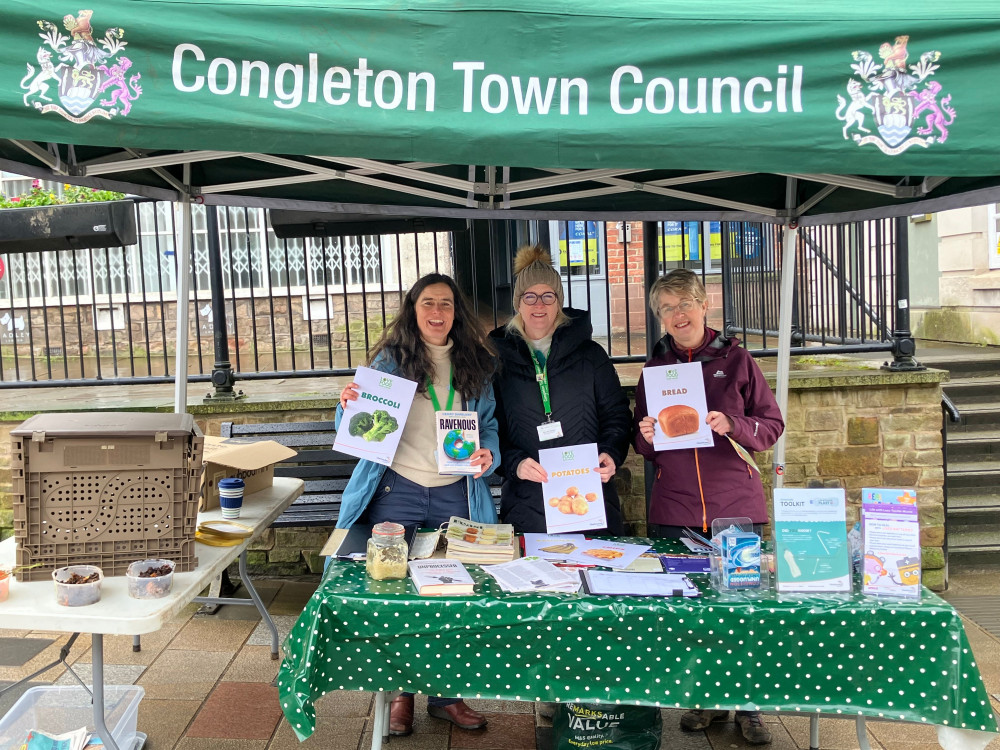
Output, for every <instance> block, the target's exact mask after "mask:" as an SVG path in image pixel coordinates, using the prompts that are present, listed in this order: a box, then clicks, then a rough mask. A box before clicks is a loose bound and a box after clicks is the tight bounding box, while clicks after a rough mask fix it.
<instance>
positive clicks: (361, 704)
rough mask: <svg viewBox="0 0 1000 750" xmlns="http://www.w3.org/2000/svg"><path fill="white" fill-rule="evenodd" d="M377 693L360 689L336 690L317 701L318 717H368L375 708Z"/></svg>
mask: <svg viewBox="0 0 1000 750" xmlns="http://www.w3.org/2000/svg"><path fill="white" fill-rule="evenodd" d="M374 700H375V694H374V693H364V692H361V691H360V690H334V691H333V692H331V693H327V694H326V695H324V696H323V697H322V698H320V699H319V700H317V701H316V703H315V707H316V716H317V717H327V716H332V717H337V716H342V717H344V718H347V717H366V716H370V715H371V714H372V712H373V711H374V710H375V704H374Z"/></svg>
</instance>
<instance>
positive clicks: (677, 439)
mask: <svg viewBox="0 0 1000 750" xmlns="http://www.w3.org/2000/svg"><path fill="white" fill-rule="evenodd" d="M642 383H643V387H644V388H645V391H646V413H647V414H649V416H651V417H654V418H655V419H656V428H655V432H654V434H653V448H655V449H656V450H658V451H672V450H679V449H681V448H710V447H711V446H712V445H713V443H714V438H713V437H712V428H711V427H709V426H708V424H707V423H706V422H705V418H706V417H707V416H708V405H707V403H706V401H705V381H704V376H703V375H702V365H701V362H684V363H681V364H677V365H660V366H659V367H645V368H643V370H642Z"/></svg>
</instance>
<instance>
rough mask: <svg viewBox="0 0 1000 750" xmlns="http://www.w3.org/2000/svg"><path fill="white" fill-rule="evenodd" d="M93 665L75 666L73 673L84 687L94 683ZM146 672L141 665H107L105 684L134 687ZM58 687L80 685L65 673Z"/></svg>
mask: <svg viewBox="0 0 1000 750" xmlns="http://www.w3.org/2000/svg"><path fill="white" fill-rule="evenodd" d="M92 666H93V665H91V664H74V665H73V671H74V672H76V674H77V675H78V676H79V678H80V679H81V680H83V684H84V685H90V684H92V683H93V669H92ZM145 670H146V668H145V667H144V666H142V665H141V664H105V665H104V684H105V685H134V684H135V683H136V681H137V680H138V679H139V677H141V676H142V673H143V672H144V671H145ZM55 684H56V685H79V684H80V683H79V682H77V681H76V680H74V679H73V675H71V674H70V673H69V672H63V673H62V675H61V676H60V677H59V679H58V680H56V681H55Z"/></svg>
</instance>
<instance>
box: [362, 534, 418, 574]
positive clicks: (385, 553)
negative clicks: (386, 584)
mask: <svg viewBox="0 0 1000 750" xmlns="http://www.w3.org/2000/svg"><path fill="white" fill-rule="evenodd" d="M403 532H404V529H403V527H402V526H401V525H400V524H398V523H389V522H384V523H377V524H375V526H373V527H372V536H371V539H369V540H368V550H367V554H366V556H365V570H366V571H367V572H368V575H369V576H371V577H372V578H373V579H375V580H376V581H385V580H390V579H401V578H406V558H407V555H408V554H409V548H408V547H407V546H406V540H405V539H404V538H403Z"/></svg>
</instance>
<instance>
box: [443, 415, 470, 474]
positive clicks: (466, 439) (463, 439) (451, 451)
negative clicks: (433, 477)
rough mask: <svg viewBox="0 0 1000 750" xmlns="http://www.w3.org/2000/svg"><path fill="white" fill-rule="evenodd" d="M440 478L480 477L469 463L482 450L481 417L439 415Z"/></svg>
mask: <svg viewBox="0 0 1000 750" xmlns="http://www.w3.org/2000/svg"><path fill="white" fill-rule="evenodd" d="M434 418H435V419H436V420H437V447H436V448H435V451H434V452H435V453H436V454H437V464H438V474H445V475H452V474H478V473H479V467H478V466H473V465H472V463H471V461H470V459H471V458H472V454H473V453H475V452H476V451H477V450H478V449H479V415H478V414H477V413H476V412H474V411H437V412H434Z"/></svg>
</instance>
